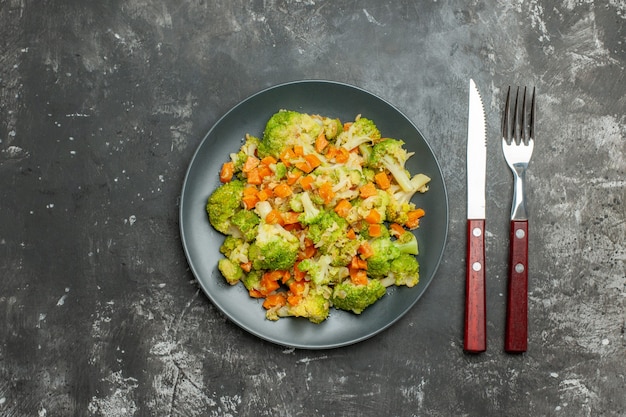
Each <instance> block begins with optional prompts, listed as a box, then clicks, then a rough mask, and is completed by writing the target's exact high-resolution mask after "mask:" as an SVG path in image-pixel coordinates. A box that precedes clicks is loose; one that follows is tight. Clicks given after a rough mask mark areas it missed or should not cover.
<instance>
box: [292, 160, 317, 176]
mask: <svg viewBox="0 0 626 417" xmlns="http://www.w3.org/2000/svg"><path fill="white" fill-rule="evenodd" d="M294 165H295V166H296V168H298V169H299V170H300V171H304V172H306V173H307V174H308V173H310V172H311V171H313V167H312V166H311V164H309V163H308V162H307V161H306V160H305V161H300V162H296V163H295V164H294Z"/></svg>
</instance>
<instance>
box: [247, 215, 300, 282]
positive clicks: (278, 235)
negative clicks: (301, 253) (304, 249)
mask: <svg viewBox="0 0 626 417" xmlns="http://www.w3.org/2000/svg"><path fill="white" fill-rule="evenodd" d="M299 248H300V241H299V240H298V238H297V237H296V236H294V235H293V234H292V233H290V232H288V231H287V230H285V229H284V228H283V227H282V226H280V225H277V224H266V223H261V224H260V225H259V227H258V233H257V237H256V239H255V240H254V242H253V243H252V244H251V245H250V249H249V250H248V258H249V259H250V261H252V267H253V268H254V269H257V270H260V269H274V270H287V269H290V268H291V267H292V266H293V264H294V263H295V261H296V258H297V256H298V250H299Z"/></svg>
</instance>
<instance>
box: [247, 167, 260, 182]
mask: <svg viewBox="0 0 626 417" xmlns="http://www.w3.org/2000/svg"><path fill="white" fill-rule="evenodd" d="M247 181H248V184H254V185H261V184H262V183H263V179H262V178H261V174H260V173H259V170H258V169H256V168H252V169H251V170H250V171H248V178H247Z"/></svg>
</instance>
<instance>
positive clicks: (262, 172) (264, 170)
mask: <svg viewBox="0 0 626 417" xmlns="http://www.w3.org/2000/svg"><path fill="white" fill-rule="evenodd" d="M257 170H258V171H259V177H261V178H265V177H269V176H270V175H274V171H272V169H271V168H270V167H269V166H267V165H259V167H258V168H257Z"/></svg>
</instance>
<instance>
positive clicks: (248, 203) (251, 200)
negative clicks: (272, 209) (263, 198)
mask: <svg viewBox="0 0 626 417" xmlns="http://www.w3.org/2000/svg"><path fill="white" fill-rule="evenodd" d="M241 200H242V201H243V205H244V207H245V208H246V209H247V210H252V209H253V208H254V206H256V203H258V202H259V198H258V197H257V196H256V195H244V196H243V198H242V199H241Z"/></svg>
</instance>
